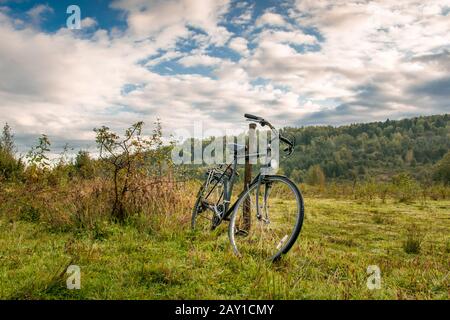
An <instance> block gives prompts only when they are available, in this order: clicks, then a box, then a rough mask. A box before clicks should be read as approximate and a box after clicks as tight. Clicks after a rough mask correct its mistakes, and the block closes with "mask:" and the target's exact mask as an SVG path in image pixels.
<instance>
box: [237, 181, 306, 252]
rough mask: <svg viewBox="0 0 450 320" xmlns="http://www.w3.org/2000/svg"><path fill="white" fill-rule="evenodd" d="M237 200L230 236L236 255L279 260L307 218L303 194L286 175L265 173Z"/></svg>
mask: <svg viewBox="0 0 450 320" xmlns="http://www.w3.org/2000/svg"><path fill="white" fill-rule="evenodd" d="M256 195H257V184H256V183H255V184H253V185H251V186H250V188H249V189H248V190H247V191H246V192H245V193H244V194H243V195H242V196H241V197H240V198H239V199H238V201H237V203H236V206H235V208H234V211H233V214H232V216H231V219H230V225H229V237H230V242H231V245H232V247H233V251H234V252H235V254H237V255H240V256H242V255H251V256H253V257H257V258H263V259H269V260H272V261H274V260H277V259H279V258H280V257H281V256H282V255H283V254H286V253H287V252H288V251H289V249H291V247H292V246H293V245H294V243H295V241H296V240H297V237H298V235H299V233H300V231H301V228H302V224H303V218H304V204H303V197H302V195H301V193H300V191H299V190H298V188H297V186H296V185H295V184H294V183H293V182H292V181H291V180H289V179H288V178H286V177H284V176H265V177H263V180H262V181H261V184H260V187H259V196H258V207H259V208H260V210H259V211H258V210H257V204H256Z"/></svg>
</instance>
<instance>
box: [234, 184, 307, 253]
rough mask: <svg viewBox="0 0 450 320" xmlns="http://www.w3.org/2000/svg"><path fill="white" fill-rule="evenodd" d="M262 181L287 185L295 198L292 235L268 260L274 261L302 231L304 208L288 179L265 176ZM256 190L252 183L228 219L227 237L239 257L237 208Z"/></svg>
mask: <svg viewBox="0 0 450 320" xmlns="http://www.w3.org/2000/svg"><path fill="white" fill-rule="evenodd" d="M264 181H279V182H282V183H285V184H287V185H288V186H289V187H290V189H291V190H292V191H293V192H294V194H295V197H296V200H297V201H296V203H297V205H296V206H297V214H296V222H295V225H294V227H293V229H292V233H291V235H290V237H289V238H288V240H287V241H286V242H285V243H284V244H283V245H282V247H281V248H280V249H279V251H278V252H276V253H275V254H274V255H272V256H271V257H270V258H269V260H271V261H276V260H278V259H280V258H281V257H282V256H283V255H285V254H286V253H287V252H288V251H289V250H290V249H291V248H292V246H293V245H294V243H295V241H296V240H297V238H298V236H299V234H300V231H301V229H302V225H303V220H304V215H305V208H304V201H303V196H302V194H301V192H300V190H299V189H298V187H297V186H296V185H295V183H294V182H292V181H291V180H290V179H289V178H287V177H285V176H279V175H270V176H265V177H264ZM256 188H257V183H254V184H253V185H251V186H250V187H249V188H248V190H247V191H246V192H244V193H243V194H242V196H241V197H240V198H239V199H238V200H237V202H236V206H235V208H234V210H233V213H232V215H231V217H230V224H229V229H228V235H229V239H230V242H231V246H232V248H233V251H234V253H235V254H236V255H237V256H241V253H240V251H239V248H238V247H237V244H236V241H235V224H236V218H237V216H238V212H239V208H241V205H242V204H243V201H244V200H245V199H246V198H247V197H248V195H249V194H250V193H251V192H253V191H255V189H256Z"/></svg>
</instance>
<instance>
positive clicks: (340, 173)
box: [282, 114, 450, 180]
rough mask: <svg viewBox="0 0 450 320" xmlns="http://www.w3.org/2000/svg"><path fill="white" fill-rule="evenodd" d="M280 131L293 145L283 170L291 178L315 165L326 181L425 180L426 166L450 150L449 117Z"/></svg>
mask: <svg viewBox="0 0 450 320" xmlns="http://www.w3.org/2000/svg"><path fill="white" fill-rule="evenodd" d="M284 131H285V132H286V133H289V134H291V135H294V136H295V138H296V143H297V146H296V149H295V151H296V152H295V153H294V154H293V155H292V156H291V157H289V158H287V159H284V160H283V161H282V168H283V170H284V172H285V173H286V174H288V175H291V176H292V175H293V176H296V177H302V176H305V173H306V171H307V170H308V168H309V167H310V166H312V165H316V164H319V165H320V166H321V167H322V169H323V171H324V173H325V175H326V177H327V178H337V179H354V178H356V177H361V178H362V177H368V176H373V177H375V178H378V179H381V180H384V179H387V178H389V177H390V176H391V175H394V174H396V173H399V172H405V171H406V172H409V173H411V174H412V175H413V176H415V177H416V178H417V179H419V180H427V179H428V178H429V177H430V171H431V170H430V169H431V166H432V165H433V164H435V163H436V162H437V161H439V160H440V159H441V158H442V157H443V156H444V154H446V153H447V152H448V151H449V150H450V115H449V114H445V115H435V116H426V117H416V118H411V119H404V120H398V121H392V120H386V121H384V122H372V123H361V124H352V125H346V126H340V127H332V126H311V127H302V128H285V129H284ZM300 179H301V178H300Z"/></svg>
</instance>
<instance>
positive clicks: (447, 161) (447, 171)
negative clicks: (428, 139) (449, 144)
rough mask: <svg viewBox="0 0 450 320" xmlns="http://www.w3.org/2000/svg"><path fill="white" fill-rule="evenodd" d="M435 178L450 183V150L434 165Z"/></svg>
mask: <svg viewBox="0 0 450 320" xmlns="http://www.w3.org/2000/svg"><path fill="white" fill-rule="evenodd" d="M433 180H435V181H439V182H442V183H444V184H446V185H450V151H449V152H447V154H446V155H445V156H444V157H443V158H442V159H441V160H440V161H439V162H438V163H437V164H436V165H435V166H434V168H433Z"/></svg>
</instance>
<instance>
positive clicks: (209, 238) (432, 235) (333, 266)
mask: <svg viewBox="0 0 450 320" xmlns="http://www.w3.org/2000/svg"><path fill="white" fill-rule="evenodd" d="M92 184H93V185H95V183H92ZM196 187H197V184H195V183H183V184H181V185H179V186H178V187H177V188H172V189H171V190H176V191H172V192H168V194H170V197H172V198H170V197H167V198H165V199H161V201H160V202H159V203H160V205H161V206H162V207H163V206H164V205H167V207H166V208H165V210H164V214H163V213H162V211H160V212H158V210H156V211H155V210H153V211H152V212H153V213H152V214H151V215H150V214H138V215H133V216H130V217H129V218H128V219H127V220H126V221H124V222H122V223H117V222H113V221H111V220H110V219H108V218H107V215H102V210H104V208H102V207H101V205H100V204H101V202H99V201H100V200H99V199H101V197H102V195H101V193H102V192H101V191H99V190H96V189H95V188H96V187H92V186H90V187H89V188H91V189H89V188H88V187H87V186H79V187H78V188H77V189H76V190H72V189H70V190H66V193H64V192H62V193H60V194H59V195H56V194H54V193H52V192H51V190H40V191H39V192H36V191H35V192H34V193H30V194H26V193H23V191H24V190H23V189H14V188H13V187H10V188H8V187H5V186H4V187H3V190H2V191H3V194H5V193H9V195H10V196H11V195H13V194H14V193H16V192H19V193H20V194H16V197H14V198H10V199H14V200H12V201H4V202H2V205H1V209H0V210H1V213H0V283H1V285H0V298H1V299H448V298H449V293H450V291H449V290H450V286H449V285H450V276H449V271H450V268H449V267H450V265H449V264H450V215H449V213H450V201H449V200H448V199H447V200H442V199H440V200H432V199H428V200H417V201H410V202H403V201H398V200H396V199H395V198H388V199H379V198H373V199H372V200H367V199H366V198H364V197H360V196H354V197H344V196H340V197H334V198H331V197H329V196H328V195H327V194H324V192H322V193H321V192H320V191H318V190H316V189H313V188H312V187H308V186H305V185H302V186H300V187H301V188H302V189H303V190H304V191H305V205H306V217H305V221H304V226H303V230H302V232H301V234H300V237H299V239H298V240H297V243H296V245H295V246H294V247H293V249H292V250H291V251H290V252H289V254H288V255H287V256H285V258H284V259H283V260H281V261H280V262H277V263H275V264H269V263H266V262H264V261H257V260H254V259H252V258H251V257H244V258H241V259H239V258H237V257H235V256H234V255H233V254H232V251H231V247H230V244H229V240H228V236H227V228H226V226H227V224H224V225H223V226H222V227H221V228H219V229H218V230H216V231H214V232H213V233H206V234H205V233H195V232H192V231H190V213H191V211H190V209H191V206H192V204H193V201H194V198H195V189H196ZM97 188H100V187H97ZM341 189H342V188H341ZM95 193H97V195H96V197H98V198H97V199H92V196H93V194H95ZM27 196H28V197H31V198H33V204H34V205H33V206H32V207H30V206H29V204H28V205H27V204H26V203H25V202H21V201H25V199H24V197H27ZM166 196H167V195H166ZM20 197H22V198H20ZM28 200H30V199H28ZM174 200H176V201H174ZM96 202H97V203H96ZM174 203H176V205H174ZM55 204H58V205H61V204H63V206H66V207H65V209H66V210H65V209H64V207H63V206H62V207H58V205H55ZM96 205H98V206H97V207H96ZM71 206H72V208H71ZM76 206H78V207H76ZM71 264H75V265H78V266H80V268H81V289H80V290H68V289H67V288H66V278H67V275H66V274H65V271H66V268H67V267H68V266H69V265H71ZM369 265H377V266H379V268H380V270H381V289H375V290H369V289H368V288H367V285H366V283H367V278H368V276H369V275H368V274H367V267H368V266H369Z"/></svg>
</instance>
